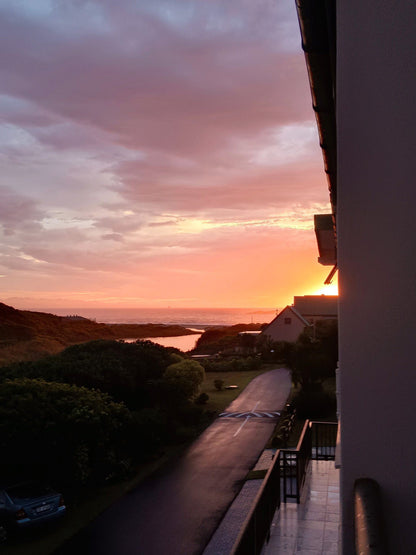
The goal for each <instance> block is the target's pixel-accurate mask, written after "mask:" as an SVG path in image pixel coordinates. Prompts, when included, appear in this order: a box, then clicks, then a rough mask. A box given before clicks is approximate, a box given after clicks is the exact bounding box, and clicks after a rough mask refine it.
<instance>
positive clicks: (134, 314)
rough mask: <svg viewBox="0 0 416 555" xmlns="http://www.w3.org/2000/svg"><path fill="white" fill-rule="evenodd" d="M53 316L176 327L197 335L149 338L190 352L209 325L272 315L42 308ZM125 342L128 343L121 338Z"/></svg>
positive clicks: (248, 310) (266, 311)
mask: <svg viewBox="0 0 416 555" xmlns="http://www.w3.org/2000/svg"><path fill="white" fill-rule="evenodd" d="M42 312H50V313H51V314H56V315H57V316H69V315H75V314H76V315H78V316H84V317H85V318H89V319H90V320H95V321H96V322H100V323H104V324H178V325H180V326H184V327H187V328H191V329H194V330H195V331H199V332H200V333H198V334H195V335H181V336H175V337H151V338H149V339H150V341H153V342H154V343H158V344H159V345H163V346H164V347H176V348H177V349H180V350H181V351H190V350H191V349H193V348H194V347H195V344H196V342H197V340H198V338H199V337H200V336H201V333H202V332H203V331H204V329H205V328H207V327H209V326H232V325H233V324H250V323H255V324H257V323H260V324H263V323H265V322H270V321H271V320H273V318H274V317H275V315H276V310H275V309H272V308H270V309H268V308H48V309H47V308H45V309H42ZM125 341H131V339H130V338H125Z"/></svg>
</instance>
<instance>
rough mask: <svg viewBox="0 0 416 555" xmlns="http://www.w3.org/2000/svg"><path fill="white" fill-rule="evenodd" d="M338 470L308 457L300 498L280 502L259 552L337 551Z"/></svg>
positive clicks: (310, 554) (303, 554)
mask: <svg viewBox="0 0 416 555" xmlns="http://www.w3.org/2000/svg"><path fill="white" fill-rule="evenodd" d="M338 543H339V471H338V470H336V469H335V466H334V461H311V464H310V467H309V475H308V482H307V484H306V487H305V489H304V495H303V499H302V502H301V503H300V504H299V505H298V504H296V503H282V504H281V505H280V510H279V511H277V512H276V515H275V517H274V519H273V523H272V527H271V536H270V541H269V543H268V544H266V546H265V548H264V549H263V555H289V554H290V555H338Z"/></svg>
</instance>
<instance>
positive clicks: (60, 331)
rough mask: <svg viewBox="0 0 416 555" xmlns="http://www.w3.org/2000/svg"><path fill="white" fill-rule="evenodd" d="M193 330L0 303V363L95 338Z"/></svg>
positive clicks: (157, 334)
mask: <svg viewBox="0 0 416 555" xmlns="http://www.w3.org/2000/svg"><path fill="white" fill-rule="evenodd" d="M188 333H193V332H191V331H189V330H187V329H186V328H182V327H181V326H163V325H157V324H144V325H141V324H137V325H136V324H134V325H131V324H130V325H123V324H120V325H115V324H114V325H113V324H109V325H107V324H97V323H96V322H93V321H92V320H88V319H87V318H80V317H74V316H70V317H66V316H55V315H54V314H47V313H44V312H31V311H28V310H17V309H15V308H13V307H11V306H8V305H6V304H3V303H0V365H4V364H8V363H10V362H17V361H22V360H35V359H38V358H40V357H42V356H45V355H48V354H52V353H57V352H59V351H61V350H62V349H64V348H65V347H68V346H69V345H73V344H75V343H84V342H86V341H92V340H94V339H120V338H123V337H130V338H143V337H158V336H159V337H160V336H173V335H186V334H188Z"/></svg>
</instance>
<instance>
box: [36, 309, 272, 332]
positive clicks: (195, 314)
mask: <svg viewBox="0 0 416 555" xmlns="http://www.w3.org/2000/svg"><path fill="white" fill-rule="evenodd" d="M25 310H31V311H35V312H45V313H50V314H55V315H57V316H74V315H77V316H83V317H84V318H88V319H90V320H94V321H96V322H99V323H103V324H170V325H174V324H176V325H180V326H184V327H198V326H200V327H204V326H215V325H234V324H250V323H256V324H257V323H259V324H262V323H265V322H269V321H271V320H272V319H273V318H274V316H275V315H276V309H275V308H256V307H248V308H177V307H174V308H173V307H168V308H92V307H88V308H86V307H73V308H50V307H46V308H35V309H25Z"/></svg>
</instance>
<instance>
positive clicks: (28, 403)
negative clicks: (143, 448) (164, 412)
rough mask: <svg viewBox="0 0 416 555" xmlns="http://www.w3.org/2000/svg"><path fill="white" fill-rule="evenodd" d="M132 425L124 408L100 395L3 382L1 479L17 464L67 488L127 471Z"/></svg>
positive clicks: (56, 385) (53, 386) (37, 382)
mask: <svg viewBox="0 0 416 555" xmlns="http://www.w3.org/2000/svg"><path fill="white" fill-rule="evenodd" d="M132 424H133V421H132V415H131V413H130V412H129V411H128V409H126V407H125V406H124V405H122V404H119V403H115V402H113V401H112V400H111V399H110V398H109V397H108V395H106V394H103V393H101V392H99V391H91V390H88V389H86V388H82V387H77V386H74V385H68V384H59V383H51V382H45V381H43V380H31V379H20V380H19V379H18V380H13V381H6V382H4V383H3V384H1V385H0V450H1V453H2V469H3V476H4V473H7V471H8V473H9V474H13V471H14V467H15V465H17V466H18V468H19V471H20V472H25V473H33V471H34V469H35V472H36V473H38V474H46V475H47V476H48V479H51V480H52V481H54V482H57V483H59V484H61V485H63V486H66V487H72V486H77V485H80V484H85V483H88V482H92V481H94V482H103V481H104V480H105V479H106V478H108V477H109V476H116V475H118V474H120V473H121V472H123V471H124V470H125V469H126V468H128V467H129V466H130V453H129V445H130V443H131V442H132V441H133V440H134V438H135V434H134V433H133V425H132ZM20 478H21V476H20Z"/></svg>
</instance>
